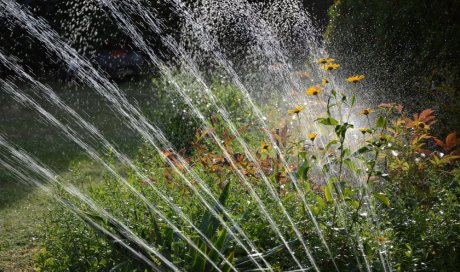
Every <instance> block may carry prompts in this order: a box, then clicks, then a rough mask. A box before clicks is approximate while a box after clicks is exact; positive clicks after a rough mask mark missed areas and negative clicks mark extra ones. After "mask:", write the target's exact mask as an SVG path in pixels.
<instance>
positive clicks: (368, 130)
mask: <svg viewBox="0 0 460 272" xmlns="http://www.w3.org/2000/svg"><path fill="white" fill-rule="evenodd" d="M358 130H359V131H360V132H361V133H362V134H366V133H372V130H371V129H370V128H358Z"/></svg>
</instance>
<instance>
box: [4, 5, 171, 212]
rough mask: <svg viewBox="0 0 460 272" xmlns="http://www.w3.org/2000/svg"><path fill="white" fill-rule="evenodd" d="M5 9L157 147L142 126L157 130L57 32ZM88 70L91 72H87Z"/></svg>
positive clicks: (12, 8)
mask: <svg viewBox="0 0 460 272" xmlns="http://www.w3.org/2000/svg"><path fill="white" fill-rule="evenodd" d="M1 3H2V2H0V4H1ZM5 7H6V8H9V11H10V13H11V10H12V11H13V12H12V13H13V15H16V18H17V19H19V21H20V22H21V23H23V26H25V27H26V28H27V29H28V30H29V31H31V32H32V33H33V34H34V35H35V37H37V38H39V40H41V41H42V42H44V43H45V44H47V45H48V46H50V47H51V49H52V50H53V51H54V52H56V53H57V54H58V55H60V56H61V57H62V58H63V59H64V60H68V59H73V60H74V61H76V65H77V66H79V67H80V68H81V69H80V70H79V73H78V76H79V78H80V79H81V80H83V81H84V82H87V83H88V84H89V85H90V86H93V87H94V88H95V89H96V90H97V91H98V92H99V93H101V94H102V95H103V96H104V97H106V98H107V99H108V100H109V101H110V102H112V103H113V104H115V105H116V107H115V109H116V110H117V111H118V112H120V113H121V115H122V116H124V117H126V118H128V119H129V121H130V123H129V124H130V125H131V126H132V127H133V128H134V129H136V130H137V131H139V132H140V133H141V134H142V135H143V136H144V138H146V139H147V140H148V141H149V142H150V143H152V144H153V145H155V144H154V141H153V138H152V136H151V135H150V134H149V133H148V132H147V131H146V127H144V126H142V125H145V126H147V128H148V129H150V130H152V131H156V130H155V128H154V127H153V126H151V125H150V124H149V123H148V122H147V121H146V120H145V117H144V116H142V115H141V114H140V113H139V112H138V111H137V110H136V109H135V108H133V107H132V106H130V104H129V103H128V102H127V101H126V99H125V98H124V96H123V95H122V94H121V92H120V91H119V90H118V88H116V86H114V85H113V84H111V83H110V82H109V81H108V80H107V79H105V78H103V77H101V76H100V75H99V74H98V73H97V71H95V70H94V69H93V68H92V67H91V66H90V65H89V64H88V63H87V62H86V61H85V60H83V59H81V58H80V57H79V56H78V54H77V53H76V52H75V51H74V50H72V48H70V47H69V46H68V45H67V44H65V43H64V42H63V41H62V40H60V39H59V37H58V36H57V34H56V33H55V32H53V31H50V30H49V28H46V23H44V22H43V21H39V20H38V21H37V20H35V22H36V24H33V25H32V24H30V22H31V21H34V18H33V17H31V16H30V15H28V14H27V13H24V12H23V11H22V10H21V9H18V7H17V6H14V5H12V6H8V5H6V6H5ZM17 15H19V16H17ZM34 26H38V27H39V28H40V31H38V30H37V29H36V28H34ZM51 41H54V42H55V43H56V44H55V43H51ZM86 69H88V70H89V71H86ZM119 99H120V100H121V101H122V102H121V103H120V102H119V101H118V100H119ZM126 107H127V108H126ZM131 114H132V115H134V116H137V117H138V118H139V119H140V121H138V120H136V119H134V118H133V117H132V116H131ZM157 192H158V190H157ZM165 201H168V200H167V198H165ZM179 212H180V210H179Z"/></svg>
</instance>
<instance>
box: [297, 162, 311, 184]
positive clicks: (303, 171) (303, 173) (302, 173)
mask: <svg viewBox="0 0 460 272" xmlns="http://www.w3.org/2000/svg"><path fill="white" fill-rule="evenodd" d="M309 170H310V164H309V163H308V161H304V163H303V164H302V165H301V166H300V167H299V170H298V171H297V176H298V178H299V179H300V180H307V176H308V171H309Z"/></svg>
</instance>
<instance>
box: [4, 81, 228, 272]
mask: <svg viewBox="0 0 460 272" xmlns="http://www.w3.org/2000/svg"><path fill="white" fill-rule="evenodd" d="M0 83H1V84H2V87H3V88H4V90H5V91H6V92H8V93H9V94H10V95H12V96H14V97H15V99H17V100H18V101H19V102H20V103H23V104H25V105H31V106H32V107H33V108H34V109H36V110H37V111H38V112H39V113H40V114H42V115H43V116H44V117H45V119H46V120H49V121H50V122H51V124H53V125H54V126H56V127H57V128H59V129H61V130H62V131H63V133H64V134H65V135H66V136H67V137H69V139H71V140H73V141H74V142H75V143H76V144H78V145H79V146H80V147H81V148H83V149H84V150H85V151H86V152H87V153H88V154H89V155H90V156H91V157H92V158H93V159H94V160H96V161H97V162H99V163H100V164H101V165H102V166H104V167H105V168H106V169H107V170H108V171H109V172H110V173H111V174H112V175H113V176H114V177H115V178H116V179H117V180H118V181H120V182H121V183H122V184H123V185H124V186H126V187H127V188H128V189H129V190H130V191H131V192H132V193H133V194H134V195H135V196H136V197H138V198H139V199H141V200H142V201H143V202H144V203H145V204H146V205H147V207H148V208H149V209H150V210H151V211H153V212H154V213H155V214H157V215H158V216H159V217H160V218H161V219H163V220H164V222H165V223H167V224H168V225H169V226H170V227H171V228H172V229H173V230H174V231H175V232H176V233H178V235H179V236H180V237H181V238H183V239H184V240H185V241H186V242H187V243H189V244H190V246H191V247H193V248H194V249H195V250H197V252H199V253H200V254H201V255H202V256H203V257H204V258H205V259H206V260H207V261H208V262H209V263H210V264H211V265H212V266H213V267H214V268H216V269H217V270H218V271H220V268H219V267H218V265H217V264H216V263H215V262H214V261H213V260H211V259H210V258H209V256H208V255H207V254H206V253H205V252H203V251H202V250H201V249H200V248H199V247H198V246H197V245H196V244H195V243H194V242H193V241H192V240H191V239H190V238H188V237H187V236H185V235H184V234H183V233H182V232H181V231H180V230H179V229H178V228H177V226H176V225H174V223H172V222H171V221H170V220H169V219H168V218H167V217H166V216H165V215H164V214H163V213H162V212H161V211H160V210H158V209H157V208H155V207H154V206H153V204H152V203H150V202H149V201H148V200H147V199H146V198H145V196H144V195H142V194H141V193H140V192H139V191H138V190H137V189H135V188H134V187H133V186H132V185H131V184H130V183H129V182H128V181H127V180H126V179H125V178H123V177H121V176H120V175H119V174H118V173H117V172H116V171H115V170H114V169H113V168H112V166H110V165H108V164H107V163H106V162H105V161H104V160H103V159H102V158H101V157H100V155H99V153H98V152H97V151H96V150H95V149H94V148H92V147H91V146H88V145H87V144H86V143H85V142H83V141H82V140H81V138H80V137H79V136H78V134H77V133H76V132H75V131H74V130H73V129H71V128H69V127H67V126H65V125H64V124H62V123H61V122H60V121H59V120H57V119H56V118H55V117H54V116H53V115H51V114H50V113H49V112H47V111H46V110H44V109H43V108H42V107H41V106H40V105H38V104H37V103H35V102H34V101H33V100H32V99H31V98H30V97H28V96H27V95H25V94H23V93H22V92H21V91H19V90H18V89H17V88H16V89H15V88H13V87H12V86H11V85H10V84H9V83H7V82H5V81H3V80H1V79H0ZM152 188H154V189H155V190H156V191H158V192H159V190H157V189H156V188H155V187H153V186H152ZM160 197H162V198H163V199H164V200H165V201H166V202H167V203H168V204H170V205H171V208H173V210H174V211H175V212H176V213H177V214H178V215H179V216H181V217H182V215H183V216H184V217H183V218H182V219H184V221H186V222H187V223H188V224H189V225H190V226H191V227H192V228H193V229H194V230H195V231H196V232H197V233H198V234H199V235H200V236H201V237H202V239H203V240H204V241H205V242H206V243H209V246H210V247H211V248H212V249H213V250H215V251H216V252H218V253H219V252H220V251H219V250H218V249H217V248H215V246H214V245H213V244H212V242H211V241H210V240H209V239H208V238H207V237H206V235H205V234H203V233H202V232H201V231H200V230H199V228H198V227H196V226H195V225H194V224H193V223H192V222H191V220H190V219H189V218H188V217H186V216H185V215H184V214H183V212H182V211H181V210H180V209H179V208H178V207H177V206H176V205H174V204H173V203H172V202H171V201H170V200H169V199H168V198H167V197H166V196H164V195H163V194H160ZM220 256H221V257H222V258H223V261H224V262H226V263H228V265H229V266H230V267H233V265H232V264H231V263H229V262H228V260H227V259H226V258H225V256H223V255H220Z"/></svg>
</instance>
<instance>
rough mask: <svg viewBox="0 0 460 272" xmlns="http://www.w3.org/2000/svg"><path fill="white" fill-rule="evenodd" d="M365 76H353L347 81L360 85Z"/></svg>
mask: <svg viewBox="0 0 460 272" xmlns="http://www.w3.org/2000/svg"><path fill="white" fill-rule="evenodd" d="M363 79H364V76H363V75H356V76H351V77H349V78H347V79H346V80H347V81H348V82H350V83H358V82H359V81H361V80H363Z"/></svg>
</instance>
